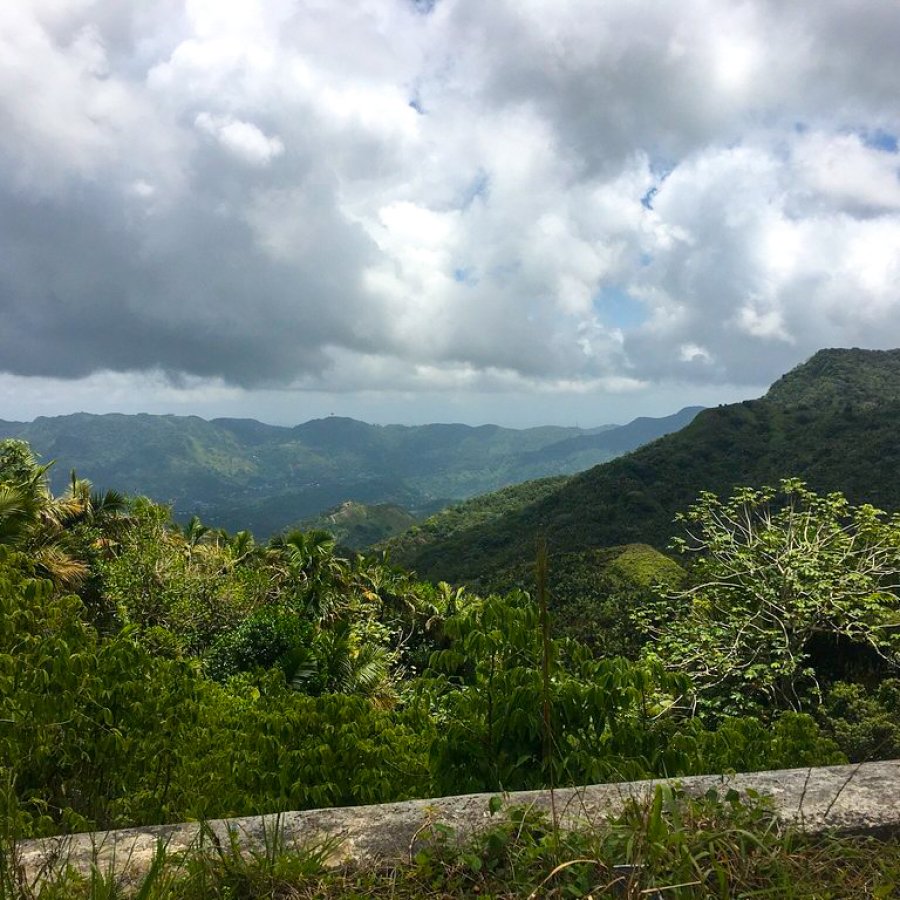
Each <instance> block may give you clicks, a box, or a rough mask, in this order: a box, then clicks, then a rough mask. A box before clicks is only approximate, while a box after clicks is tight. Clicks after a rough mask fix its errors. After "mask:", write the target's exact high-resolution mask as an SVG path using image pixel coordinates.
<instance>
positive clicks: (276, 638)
mask: <svg viewBox="0 0 900 900" xmlns="http://www.w3.org/2000/svg"><path fill="white" fill-rule="evenodd" d="M312 640H313V634H312V626H311V624H310V623H309V622H304V621H303V619H301V618H300V617H299V616H298V615H297V613H296V612H294V611H293V610H286V609H279V608H277V607H266V608H264V609H262V610H260V611H259V612H256V613H253V614H252V615H251V616H249V617H248V618H246V619H245V620H244V621H243V622H241V623H240V625H238V626H237V627H236V628H234V629H232V630H230V631H226V632H225V633H224V634H222V635H220V637H219V638H218V639H217V640H216V641H215V643H214V644H213V645H212V646H211V647H210V648H209V651H208V652H207V653H206V655H205V658H204V667H205V670H206V672H207V674H208V675H209V677H210V678H213V679H214V680H215V681H226V680H227V679H229V678H230V677H231V676H232V675H237V674H238V673H239V672H252V671H253V670H254V669H259V668H262V669H268V668H271V667H272V666H274V665H276V664H277V663H279V662H282V661H283V662H287V660H286V657H288V655H289V654H290V652H291V651H292V650H295V649H300V648H302V647H303V646H304V645H308V644H310V643H312Z"/></svg>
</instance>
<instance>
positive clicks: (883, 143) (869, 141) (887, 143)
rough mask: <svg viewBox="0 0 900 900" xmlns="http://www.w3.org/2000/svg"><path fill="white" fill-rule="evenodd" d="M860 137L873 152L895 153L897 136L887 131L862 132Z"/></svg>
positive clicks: (877, 129)
mask: <svg viewBox="0 0 900 900" xmlns="http://www.w3.org/2000/svg"><path fill="white" fill-rule="evenodd" d="M860 137H861V138H862V139H863V143H864V144H865V145H866V146H867V147H872V148H873V149H874V150H884V151H886V152H888V153H896V152H897V149H898V148H897V135H896V134H891V133H890V132H889V131H882V130H881V129H880V128H876V129H875V130H874V131H864V132H863V133H862V134H861V135H860Z"/></svg>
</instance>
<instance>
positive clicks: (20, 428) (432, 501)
mask: <svg viewBox="0 0 900 900" xmlns="http://www.w3.org/2000/svg"><path fill="white" fill-rule="evenodd" d="M696 412H697V409H696V408H692V409H686V410H682V412H680V413H678V414H676V415H675V416H668V417H666V418H663V419H640V420H636V421H635V422H632V423H630V424H629V425H625V426H614V425H607V426H600V427H599V428H592V429H581V428H563V427H555V426H546V427H540V428H527V429H522V430H517V429H510V428H500V427H499V426H497V425H483V426H480V427H471V426H468V425H459V424H448V425H441V424H438V425H422V426H415V427H408V426H402V425H387V426H381V425H369V424H367V423H365V422H359V421H356V420H355V419H347V418H341V417H338V416H331V417H329V418H326V419H314V420H312V421H310V422H306V423H304V424H302V425H297V426H296V427H293V428H288V427H280V426H275V425H266V424H264V423H262V422H257V421H255V420H252V419H214V420H212V421H206V420H204V419H200V418H197V417H196V416H187V417H179V416H151V415H146V414H141V415H134V416H129V415H120V414H112V415H104V416H96V415H88V414H86V413H78V414H76V415H70V416H59V417H53V418H46V417H41V418H38V419H35V420H34V421H33V422H3V421H0V438H4V437H16V438H21V439H23V440H26V441H28V442H29V443H30V444H31V446H32V448H33V449H34V450H35V452H36V453H38V454H39V455H40V457H41V458H42V459H44V460H56V465H55V466H54V467H53V469H52V470H51V482H52V486H53V487H54V489H55V490H57V491H59V490H61V489H62V488H63V487H64V486H65V484H66V482H67V479H68V473H69V470H70V469H72V468H74V469H76V471H77V472H78V474H79V475H80V476H82V477H85V478H88V479H90V480H91V481H92V482H93V483H94V484H95V485H96V486H97V487H98V488H101V489H103V488H107V487H116V488H117V489H120V490H124V491H127V492H129V493H138V494H147V495H148V496H150V497H153V498H154V499H156V500H160V501H165V502H171V503H173V504H174V507H175V513H176V515H177V516H178V517H179V518H181V519H184V518H187V517H189V516H191V515H194V514H196V515H199V516H200V517H201V518H203V519H206V520H208V521H214V522H216V523H217V524H220V525H222V526H223V527H226V528H228V529H229V530H234V531H236V530H240V529H248V530H251V531H253V532H254V534H256V535H257V536H258V537H260V538H264V537H267V536H268V535H270V534H272V533H273V532H275V531H278V530H280V529H282V528H284V527H286V526H288V525H292V524H296V523H298V522H301V521H303V520H307V519H310V518H313V517H316V516H318V515H320V514H321V513H322V512H323V511H325V510H329V509H333V508H335V507H338V506H340V505H341V504H343V503H346V502H347V501H353V502H355V503H358V504H366V505H371V506H379V505H384V504H388V505H393V506H396V507H401V508H402V509H404V510H407V511H408V512H409V513H411V514H412V515H414V516H416V517H419V516H423V515H428V514H430V513H432V512H434V511H435V510H437V509H441V508H442V507H444V506H446V505H447V504H448V503H450V502H453V501H454V500H460V499H464V498H467V497H471V496H473V495H477V494H481V493H484V492H486V491H491V490H495V489H497V488H500V487H503V486H504V485H508V484H512V483H516V482H521V481H524V480H526V479H531V478H537V477H541V476H545V475H555V474H570V473H573V472H577V471H580V470H582V469H584V468H586V467H588V466H591V465H594V464H596V463H597V462H600V461H603V460H607V459H611V458H612V457H614V456H616V455H617V454H620V453H622V452H624V451H625V450H628V449H632V448H633V447H635V446H637V445H638V444H639V443H641V442H644V441H646V440H651V439H652V438H654V437H657V436H658V435H660V434H665V433H667V432H669V431H671V430H673V429H675V428H679V427H682V426H683V425H684V424H686V423H687V422H688V421H690V419H691V418H692V417H693V416H694V415H695V414H696ZM398 521H399V520H398V519H397V517H396V516H394V517H393V519H392V522H393V525H392V526H391V527H390V528H387V530H385V529H384V528H381V527H379V528H376V529H374V530H373V531H372V533H373V534H375V533H377V535H378V537H379V538H381V537H384V536H385V535H387V534H389V533H390V532H391V531H392V530H393V527H394V526H396V525H397V522H398ZM370 524H371V523H370ZM364 530H365V529H364ZM359 534H360V535H361V534H362V532H359ZM354 540H356V539H355V538H354Z"/></svg>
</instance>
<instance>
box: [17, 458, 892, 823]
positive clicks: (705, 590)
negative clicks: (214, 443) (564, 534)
mask: <svg viewBox="0 0 900 900" xmlns="http://www.w3.org/2000/svg"><path fill="white" fill-rule="evenodd" d="M686 510H687V511H686V512H685V515H684V519H685V522H684V524H687V525H689V526H690V527H691V528H692V529H693V534H694V538H693V539H691V538H688V539H687V541H688V543H685V544H682V545H680V546H681V548H682V549H684V550H686V551H689V552H686V553H685V557H686V558H687V565H686V566H685V567H684V568H681V567H679V566H678V565H676V564H675V563H674V562H672V561H671V560H670V559H668V558H667V557H664V556H662V555H661V554H659V553H657V552H656V551H654V550H652V549H651V548H649V547H646V546H626V547H620V548H617V549H616V550H613V551H605V552H599V551H598V552H597V553H596V554H595V555H594V556H593V557H592V556H590V555H587V556H586V555H583V554H580V555H579V554H575V555H574V556H566V555H559V554H556V555H551V556H550V571H551V576H550V578H549V580H547V579H544V581H541V582H540V583H541V584H543V585H544V587H543V588H542V589H541V590H539V591H538V592H534V591H530V590H527V589H523V586H524V587H526V588H527V587H528V585H527V584H526V581H527V579H528V577H529V573H527V572H526V571H525V570H524V569H522V570H520V571H518V572H515V571H513V572H511V573H507V576H505V577H508V578H509V579H511V580H508V581H507V583H506V584H505V585H501V584H499V582H498V584H497V589H496V590H491V591H487V592H485V593H484V594H476V593H474V592H471V591H469V590H467V589H465V588H464V587H454V586H451V585H450V584H447V583H444V582H441V583H438V584H437V585H434V584H430V583H428V582H424V581H420V580H418V579H417V578H415V577H414V576H412V575H410V574H409V573H408V572H406V571H404V570H402V569H400V568H398V567H396V566H394V565H393V564H392V563H391V562H390V560H389V558H387V557H386V556H384V555H382V556H370V557H364V556H362V555H355V556H352V557H349V558H348V556H346V555H344V554H342V553H340V552H338V551H337V550H336V548H335V543H334V539H333V538H332V536H331V535H329V534H327V533H324V532H318V531H307V532H303V531H289V532H286V533H283V534H281V535H278V536H277V537H276V538H273V539H271V540H269V541H268V542H266V543H257V542H256V541H254V539H253V537H252V536H251V535H250V534H249V533H248V532H238V533H236V534H231V533H228V532H226V531H223V530H221V529H217V528H213V527H209V526H207V525H205V524H204V523H202V522H201V521H200V520H199V519H196V518H195V519H192V520H191V521H190V522H188V523H187V524H185V525H178V524H177V523H175V522H173V520H172V518H171V512H170V510H169V509H168V508H167V507H165V506H160V505H158V504H155V503H153V502H151V501H149V500H147V499H145V498H140V497H137V498H128V499H126V498H124V497H121V496H119V495H117V494H104V495H100V494H97V493H96V492H94V491H93V490H92V489H91V487H90V485H89V484H88V483H87V482H85V481H84V480H82V479H79V478H77V477H76V476H75V475H73V476H72V477H71V479H70V481H69V486H68V488H67V489H66V490H65V491H64V493H62V494H60V495H54V494H53V492H52V491H51V490H50V488H49V486H48V482H47V468H46V466H43V465H41V464H40V463H38V462H37V461H36V460H35V459H34V457H33V456H32V455H31V452H30V450H29V448H28V447H27V446H26V445H23V444H21V443H19V442H15V441H12V442H0V621H2V624H3V627H2V628H0V817H2V824H3V826H4V833H14V834H16V835H18V836H29V835H43V834H52V833H58V832H67V831H75V830H85V829H95V828H109V827H115V826H124V825H130V824H152V823H161V822H171V821H179V820H184V819H195V818H204V817H221V816H228V815H246V814H254V813H263V812H272V811H278V810H286V809H301V808H308V807H322V806H329V805H343V804H358V803H375V802H382V801H389V800H399V799H404V798H409V797H427V796H433V795H435V794H440V793H458V792H464V791H497V790H513V789H518V788H536V787H541V786H544V785H547V784H555V785H562V784H574V783H586V782H596V781H608V780H615V779H622V778H626V779H632V778H641V777H648V776H662V775H679V774H695V773H701V772H710V771H723V770H728V769H738V768H741V769H755V768H771V767H788V766H805V765H813V764H827V763H832V762H840V761H844V760H846V759H847V758H848V757H849V758H853V759H869V758H877V757H879V756H881V755H883V754H884V753H886V752H894V751H895V748H896V746H897V741H898V734H900V721H898V715H900V707H898V702H897V697H898V692H897V688H896V680H891V679H890V678H888V677H887V676H889V675H891V674H892V673H894V672H895V670H896V667H897V663H898V656H897V649H898V646H897V632H898V629H897V628H896V626H897V625H898V623H900V618H898V612H900V599H898V596H897V584H896V579H895V578H894V574H895V572H896V571H897V568H898V560H900V522H898V520H897V519H896V518H889V517H887V516H885V515H883V514H882V513H880V512H879V511H878V510H876V509H874V508H873V507H870V506H853V505H851V504H850V503H849V502H848V501H847V500H846V499H844V498H843V497H841V496H839V495H835V494H832V495H828V496H825V497H821V496H819V495H816V494H814V493H813V492H812V491H810V490H809V489H808V488H807V487H806V486H804V485H803V484H802V483H799V482H796V481H789V482H785V483H784V484H782V485H781V486H780V488H778V489H766V488H763V489H760V490H751V489H741V490H739V491H737V492H736V493H735V494H734V495H733V496H732V497H731V498H730V499H722V500H720V499H719V498H718V497H716V496H715V495H712V494H703V495H702V496H701V497H700V500H699V501H698V502H697V504H695V505H694V506H693V507H686ZM734 523H738V525H737V526H735V524H734ZM691 541H693V543H692V542H691ZM554 572H555V573H556V574H552V573H554ZM594 576H597V577H594ZM546 588H549V591H548V590H546ZM548 596H549V600H548ZM579 604H580V605H579ZM592 624H593V633H592V632H591V626H592ZM781 632H784V633H785V634H786V635H787V636H786V638H785V642H784V643H779V641H778V640H776V639H775V638H777V637H778V635H779V633H781ZM748 635H749V636H748ZM738 637H740V638H741V639H740V640H736V638H738ZM823 639H825V640H835V641H840V642H842V644H841V646H842V647H846V648H848V658H851V659H852V661H853V665H852V666H849V665H848V666H846V667H843V668H842V667H839V666H835V664H834V654H833V653H828V652H822V648H821V646H820V645H819V644H817V642H819V641H821V640H823ZM729 642H730V643H729ZM729 647H733V649H732V650H731V651H729ZM696 648H702V649H703V651H704V652H703V654H702V660H700V657H699V655H698V654H697V653H696V652H695V650H696ZM851 649H852V650H853V651H854V652H857V655H855V656H854V655H853V654H852V653H850V652H849V651H850V650H851ZM701 662H702V665H701V664H700V663H701ZM736 684H737V685H738V687H737V688H736V686H735V685H736ZM873 685H874V686H877V690H876V691H874V692H873V693H865V692H864V691H863V689H862V686H867V687H872V686H873ZM736 691H738V693H739V694H740V702H736V697H735V692H736Z"/></svg>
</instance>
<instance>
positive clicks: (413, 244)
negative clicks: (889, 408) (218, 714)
mask: <svg viewBox="0 0 900 900" xmlns="http://www.w3.org/2000/svg"><path fill="white" fill-rule="evenodd" d="M898 44H900V12H898V10H897V9H896V8H895V7H894V6H893V5H892V4H884V3H881V2H878V0H868V2H862V3H860V2H853V3H851V2H849V0H823V2H820V3H817V4H814V5H810V4H783V3H775V2H774V0H753V2H746V3H740V4H722V3H718V2H713V0H687V2H685V3H681V4H677V5H674V4H673V5H662V6H661V5H660V4H658V3H657V2H655V0H636V2H634V3H629V4H597V3H596V2H593V0H569V2H567V3H563V4H559V3H552V4H551V3H550V2H549V0H547V2H539V0H528V2H521V0H520V2H515V3H514V2H512V0H497V2H494V3H489V4H485V3H476V2H474V0H440V2H438V3H421V2H419V3H414V2H400V0H364V2H361V3H357V4H324V3H318V2H313V0H305V2H302V3H295V2H288V0H274V2H262V0H258V2H249V0H242V2H237V0H234V2H222V0H164V2H160V3H158V4H149V5H148V4H143V3H137V2H132V0H52V2H51V0H25V2H22V3H17V4H14V5H13V7H11V9H10V10H8V11H6V12H5V13H4V29H3V32H2V33H0V120H2V121H3V122H4V140H3V142H2V143H0V315H2V316H3V321H4V327H3V329H0V369H2V370H3V371H5V372H7V373H10V375H11V376H15V377H18V376H27V377H34V378H37V377H46V378H55V379H79V378H85V377H89V376H91V373H102V372H106V373H116V372H118V373H156V374H155V375H153V377H154V378H156V377H166V373H168V377H170V378H171V379H173V381H172V383H173V384H178V383H181V384H184V381H183V380H182V381H181V382H179V381H178V379H179V378H180V379H184V378H185V377H187V378H199V379H201V380H203V379H206V380H207V381H206V382H204V383H207V382H208V383H209V384H210V385H211V388H210V390H211V391H218V390H219V389H220V388H219V387H216V386H217V385H218V386H222V385H224V386H226V387H227V389H228V390H231V389H243V388H247V389H261V388H263V387H269V388H271V387H278V388H284V387H290V386H293V387H295V388H298V389H302V390H305V391H329V390H335V391H354V390H373V389H376V388H377V389H381V390H384V391H404V390H405V391H410V392H413V393H416V392H419V393H421V394H422V395H424V394H425V393H427V392H429V391H432V392H433V391H438V392H440V391H453V392H463V393H465V392H467V391H468V392H470V393H472V394H475V393H478V392H482V393H484V392H488V393H490V392H492V391H499V392H503V391H506V392H520V393H522V394H523V395H526V394H527V393H528V392H542V391H549V392H551V393H553V392H556V393H558V394H565V395H574V394H579V393H580V394H584V393H592V392H594V393H596V394H597V395H598V396H603V395H609V394H610V392H612V391H615V390H619V389H621V388H622V386H623V385H624V386H626V387H628V386H633V385H639V386H644V385H651V386H652V385H654V384H656V385H664V384H674V383H676V382H678V381H690V382H692V383H694V384H695V385H704V384H709V385H714V384H722V385H725V384H736V385H740V384H744V385H748V386H749V385H752V386H758V385H760V384H764V383H765V382H766V381H768V380H770V379H772V378H773V377H775V376H776V375H777V374H779V373H780V372H781V371H783V370H784V369H786V368H788V367H789V366H791V365H793V364H795V363H797V362H798V361H800V360H802V359H803V358H804V357H805V356H807V355H809V354H810V353H812V352H813V351H815V350H816V349H818V347H820V346H824V345H848V344H862V345H865V346H873V347H884V346H891V345H897V344H900V315H898V313H900V309H898V306H900V293H898V288H897V285H898V284H900V278H898V276H900V177H898V170H900V155H898V153H897V152H896V136H897V135H898V134H900V112H898V108H897V105H896V102H895V93H896V84H897V83H900V57H898V55H897V53H896V51H895V48H896V46H898ZM873 136H877V139H875V138H874V137H873ZM610 298H615V299H614V301H613V300H610ZM626 305H627V306H628V307H629V309H628V310H627V313H628V314H627V315H625V314H624V312H623V311H624V310H625V306H626ZM617 311H618V312H617ZM160 373H162V374H160ZM104 377H107V376H104ZM109 377H112V376H109ZM192 384H194V383H193V382H192ZM191 389H192V390H194V391H196V390H198V388H197V387H196V385H195V384H194V386H193V387H192V388H191ZM642 389H643V387H642Z"/></svg>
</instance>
